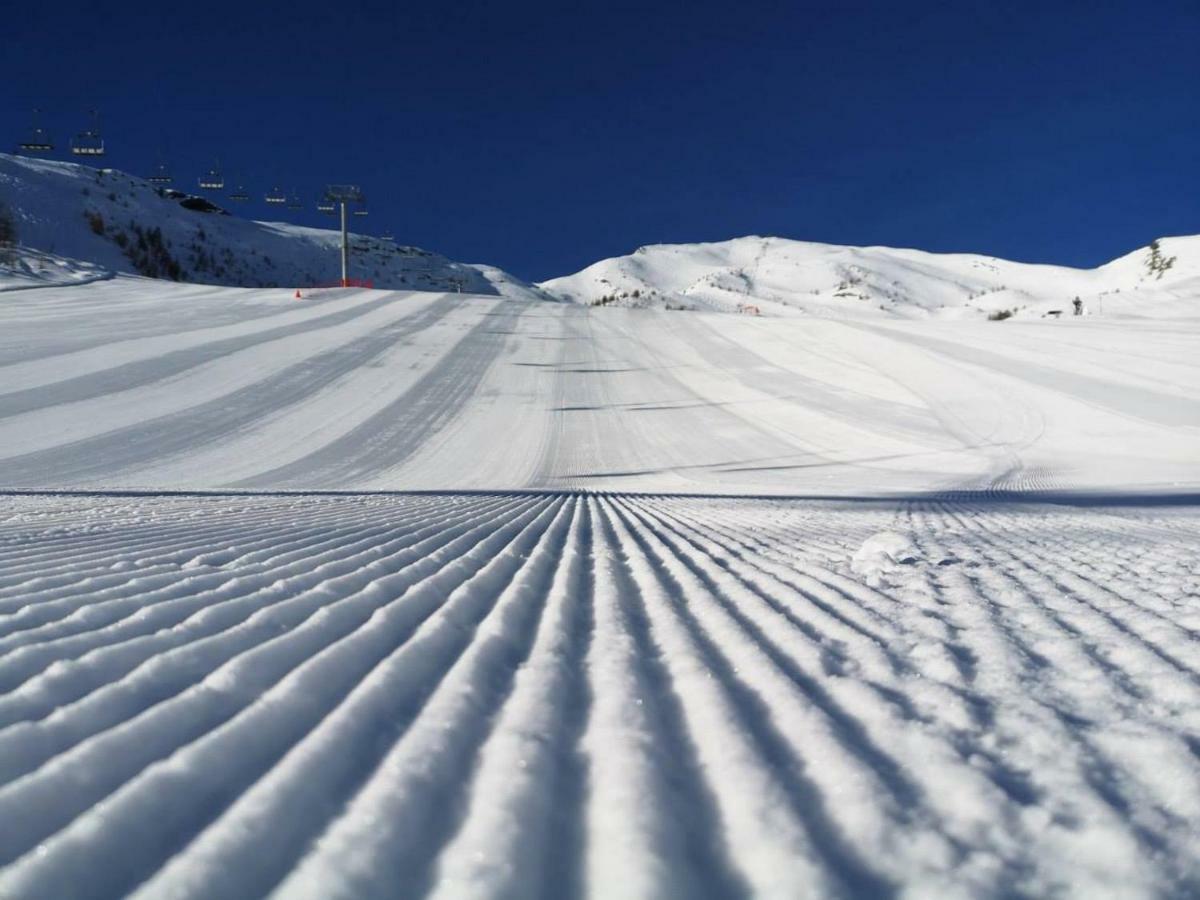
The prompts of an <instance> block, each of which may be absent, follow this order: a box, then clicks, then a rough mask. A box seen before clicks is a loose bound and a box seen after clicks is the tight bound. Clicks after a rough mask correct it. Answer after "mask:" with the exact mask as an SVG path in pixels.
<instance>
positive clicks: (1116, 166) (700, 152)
mask: <svg viewBox="0 0 1200 900" xmlns="http://www.w3.org/2000/svg"><path fill="white" fill-rule="evenodd" d="M2 16H3V18H2V21H0V77H2V78H3V82H2V84H3V90H0V121H2V122H3V123H4V133H5V135H7V136H6V137H4V138H3V141H4V144H5V149H9V150H11V149H12V146H13V145H14V144H15V142H16V141H17V140H18V139H19V137H20V135H21V132H22V131H23V130H24V129H25V127H26V124H27V118H28V110H29V109H30V108H31V107H34V106H40V107H42V108H44V109H45V110H46V114H45V119H46V124H47V125H49V126H51V128H52V130H53V131H54V132H55V135H56V137H57V138H58V140H59V141H60V142H62V143H64V144H65V142H66V138H67V137H68V136H69V133H70V132H72V131H74V130H78V128H79V127H80V126H81V125H82V124H83V123H84V121H85V119H84V116H85V111H86V110H87V109H89V108H91V107H99V108H100V109H101V110H102V112H103V116H104V126H105V133H106V136H107V138H108V141H109V145H110V147H111V150H112V153H111V156H110V164H111V165H113V166H115V167H118V168H124V169H128V170H130V171H133V172H139V173H143V174H145V173H148V172H149V170H150V169H151V168H152V167H153V165H154V163H155V162H156V160H157V158H158V155H159V153H160V152H161V149H162V148H164V147H166V148H169V161H170V164H171V166H172V167H173V170H174V172H175V174H176V176H177V178H178V179H179V181H181V182H183V183H184V184H185V185H186V186H191V187H194V185H195V179H196V176H197V175H198V174H200V171H201V170H202V169H203V168H205V167H206V166H208V165H211V161H212V160H213V159H214V158H217V157H219V158H220V160H221V161H222V163H223V165H224V168H225V170H226V172H227V174H228V175H229V176H232V175H233V173H234V172H237V173H240V174H241V175H242V176H243V177H244V179H245V180H246V182H247V187H249V188H250V189H251V190H252V191H253V192H254V193H255V194H256V195H258V196H259V197H261V194H262V193H263V192H264V191H265V190H266V189H267V188H268V187H270V186H271V184H272V183H274V182H276V181H279V182H281V183H282V184H283V185H285V186H286V187H289V188H290V187H295V188H298V189H299V190H300V191H301V192H302V193H303V194H304V196H305V198H306V199H307V200H309V201H311V200H313V199H314V198H315V196H316V193H317V191H318V189H319V188H320V186H321V185H322V184H323V183H324V182H326V181H357V182H360V183H361V184H362V185H363V187H364V188H365V190H366V191H367V193H368V196H369V198H370V201H371V212H372V215H371V217H370V218H369V219H367V220H364V221H365V222H366V223H369V224H368V225H367V230H373V231H375V232H379V231H382V230H384V229H391V230H392V231H393V232H394V233H395V235H396V238H397V240H398V241H401V242H404V243H412V244H417V245H420V246H424V247H427V248H429V249H432V250H436V251H439V252H442V253H445V254H447V255H449V256H451V257H453V258H455V259H460V260H464V261H469V262H487V263H492V264H495V265H498V266H501V267H503V268H506V269H509V270H510V271H513V272H515V273H516V274H518V275H521V276H523V277H526V278H531V279H541V278H547V277H551V276H554V275H560V274H565V273H567V272H570V271H574V270H576V269H578V268H581V267H582V266H584V265H586V264H588V263H590V262H594V261H595V260H597V259H600V258H603V257H605V256H612V255H615V254H620V253H627V252H629V251H631V250H633V249H634V248H635V247H637V246H638V245H640V244H644V243H654V242H661V241H697V240H719V239H724V238H728V237H734V236H738V235H743V234H753V233H757V234H772V235H781V236H785V237H792V238H798V239H803V240H816V241H827V242H832V243H847V244H890V245H897V246H913V247H920V248H923V249H928V250H964V251H977V252H984V253H991V254H995V255H998V256H1004V257H1008V258H1013V259H1021V260H1028V261H1037V262H1056V263H1064V264H1073V265H1095V264H1098V263H1101V262H1103V261H1106V260H1107V259H1110V258H1112V257H1114V256H1116V255H1119V254H1120V253H1123V252H1125V251H1128V250H1130V249H1133V248H1135V247H1137V246H1140V245H1142V244H1145V243H1146V242H1148V241H1149V240H1150V239H1151V238H1153V237H1156V236H1160V235H1166V234H1184V233H1197V232H1200V97H1198V92H1200V50H1198V48H1200V2H1197V0H1189V2H1175V0H1163V2H1156V3H1144V2H1137V3H1135V2H1108V3H1106V2H1104V0H1096V2H1087V3H1085V2H1054V0H1047V2H983V0H959V2H955V3H935V2H907V3H906V2H902V0H896V2H842V0H832V2H831V0H826V2H821V3H806V2H798V0H796V2H778V3H776V2H743V3H735V2H722V3H711V2H706V0H693V2H688V3H654V2H652V0H645V2H639V3H625V2H613V0H609V2H601V3H593V2H582V3H572V2H562V3H557V4H548V3H546V4H543V3H533V2H530V3H505V2H501V0H494V2H474V0H468V2H451V0H443V2H439V0H427V2H425V3H420V4H417V3H409V2H378V3H376V2H356V0H349V2H346V0H343V2H329V0H325V2H320V3H317V2H309V0H294V2H292V3H290V4H287V5H283V4H275V3H259V2H254V0H243V2H240V3H237V4H229V3H225V2H215V3H205V4H198V3H179V4H176V3H171V2H160V3H157V4H153V5H151V4H142V3H119V2H112V0H104V2H90V3H84V2H67V3H54V2H49V3H27V4H21V6H20V12H19V14H18V13H16V12H15V11H13V9H12V8H11V7H10V8H9V9H8V11H6V12H4V13H3V14H2ZM309 205H310V208H311V203H310V204H309ZM247 213H249V214H252V215H256V216H266V215H267V214H268V208H267V207H265V206H264V205H263V204H262V203H261V201H260V202H258V203H257V204H256V205H255V206H253V207H251V208H249V209H248V210H247ZM297 215H298V220H299V221H301V222H304V223H306V224H321V223H322V222H327V221H328V220H326V219H323V218H322V217H320V216H319V215H317V214H316V213H315V212H314V211H306V212H305V213H304V214H302V215H299V214H297Z"/></svg>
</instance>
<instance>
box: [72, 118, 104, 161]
mask: <svg viewBox="0 0 1200 900" xmlns="http://www.w3.org/2000/svg"><path fill="white" fill-rule="evenodd" d="M71 152H72V153H73V154H75V155H76V156H103V155H104V138H103V137H102V136H101V134H100V114H99V113H98V112H96V110H94V109H93V110H92V127H91V128H88V129H85V130H84V131H81V132H79V134H77V135H75V137H74V138H73V139H72V140H71Z"/></svg>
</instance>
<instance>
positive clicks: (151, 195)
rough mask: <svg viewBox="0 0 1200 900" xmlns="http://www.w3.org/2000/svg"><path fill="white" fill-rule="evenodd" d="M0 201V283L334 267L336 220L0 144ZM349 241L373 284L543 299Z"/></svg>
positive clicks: (203, 278) (232, 280)
mask: <svg viewBox="0 0 1200 900" xmlns="http://www.w3.org/2000/svg"><path fill="white" fill-rule="evenodd" d="M0 206H4V207H7V208H8V210H9V215H10V217H11V218H12V220H13V223H14V225H15V227H16V231H17V239H18V241H19V242H20V244H21V249H20V250H19V251H18V252H15V253H10V254H8V256H9V257H10V258H8V259H0V289H2V288H4V287H5V286H10V287H11V286H26V285H33V284H38V283H70V282H74V281H78V280H80V278H84V279H85V280H92V279H93V278H94V277H99V276H101V275H104V274H106V273H107V274H111V273H114V272H124V273H132V274H141V275H148V276H151V277H156V278H169V279H172V280H176V281H188V282H194V283H200V284H218V285H231V286H241V287H304V286H307V285H317V284H329V283H332V282H333V281H335V280H336V279H338V278H340V275H341V269H340V246H341V235H340V233H339V232H337V231H335V230H327V229H319V228H304V227H301V226H297V225H289V224H285V223H282V222H255V221H251V220H248V219H242V218H239V217H237V216H236V215H230V214H228V213H227V212H226V211H225V210H223V209H220V208H217V207H213V206H212V204H209V203H207V201H204V200H202V199H201V198H197V197H189V196H188V195H186V194H183V193H181V192H163V191H160V190H159V189H157V188H156V187H155V186H154V185H152V184H150V183H149V182H147V181H145V180H144V179H141V178H137V177H134V176H131V175H127V174H125V173H123V172H118V171H115V170H112V169H94V168H91V167H89V166H82V165H77V164H74V163H64V162H52V161H48V160H40V159H29V158H26V157H20V156H11V155H8V154H3V153H0ZM189 207H193V208H189ZM197 207H198V208H197ZM206 208H207V211H206ZM353 245H354V255H353V262H352V272H351V274H352V275H353V276H355V277H357V278H362V279H369V280H371V281H373V282H374V284H375V286H376V287H381V288H392V289H405V290H428V291H447V290H450V291H452V290H459V289H461V290H462V291H464V292H468V293H474V294H493V295H495V294H499V295H501V296H506V297H512V298H517V299H546V295H544V294H542V292H540V291H539V290H538V289H537V288H535V287H533V286H532V285H529V284H527V283H526V282H524V281H522V280H521V279H519V278H516V277H515V276H513V275H510V274H508V273H507V272H503V271H501V270H500V269H497V268H495V267H493V266H474V265H469V264H465V263H458V262H454V261H452V260H449V259H447V258H445V257H444V256H439V255H438V254H436V253H431V252H429V251H427V250H422V249H419V248H417V247H405V246H398V245H396V244H395V243H393V242H392V241H388V240H384V239H382V238H378V237H371V236H368V235H355V236H354V241H353ZM81 273H85V274H81Z"/></svg>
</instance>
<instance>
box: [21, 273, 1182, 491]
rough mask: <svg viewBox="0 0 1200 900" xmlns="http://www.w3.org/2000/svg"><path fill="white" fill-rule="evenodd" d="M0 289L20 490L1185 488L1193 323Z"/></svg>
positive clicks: (396, 295)
mask: <svg viewBox="0 0 1200 900" xmlns="http://www.w3.org/2000/svg"><path fill="white" fill-rule="evenodd" d="M6 296H7V297H8V298H9V299H8V300H7V301H6V302H4V303H2V304H0V485H2V486H5V487H10V488H11V487H23V488H49V489H62V488H69V487H70V488H80V487H87V488H97V487H100V488H114V487H119V488H152V489H175V488H192V489H253V490H295V489H299V490H312V489H321V490H366V489H370V490H376V489H388V490H408V489H428V490H445V489H454V490H458V489H486V490H494V489H525V488H542V489H552V490H560V489H576V488H603V489H609V490H623V491H628V490H637V491H672V492H699V493H733V494H742V495H745V494H797V493H802V494H817V495H825V494H829V495H847V494H850V495H870V496H879V495H881V494H888V493H912V492H915V491H945V490H960V489H969V490H982V489H997V488H999V489H1016V490H1030V489H1040V490H1057V489H1087V490H1104V491H1107V490H1112V489H1114V488H1121V489H1135V490H1138V491H1168V492H1178V491H1179V490H1181V489H1192V488H1195V487H1196V486H1197V484H1198V482H1200V478H1198V472H1200V430H1198V428H1197V424H1198V423H1200V354H1197V353H1196V349H1197V346H1198V344H1200V341H1198V338H1200V318H1194V319H1175V320H1171V321H1163V320H1159V319H1134V318H1128V317H1124V318H1111V319H1108V318H1105V319H1099V318H1085V319H1082V320H1063V321H1051V322H1036V323H1035V322H986V321H982V322H980V321H964V322H941V323H938V322H922V323H916V322H895V321H888V322H857V321H836V320H829V319H822V320H816V319H786V320H785V319H775V320H768V319H765V318H759V319H756V318H751V317H741V316H728V315H702V314H696V313H680V312H669V311H662V310H621V309H609V310H589V309H587V308H581V307H578V306H575V305H567V304H552V303H537V302H534V303H527V302H517V301H508V300H503V299H498V298H483V297H466V296H463V295H457V294H436V293H402V292H385V291H355V290H342V289H337V290H328V291H323V292H315V293H312V294H310V295H309V296H307V297H305V298H303V299H301V300H296V299H294V298H293V295H292V293H291V292H290V291H281V290H231V289H224V288H214V287H207V286H196V285H191V286H185V285H173V284H167V283H163V282H157V281H150V280H141V279H130V278H117V279H114V280H111V281H104V282H98V283H95V284H91V285H86V286H81V287H70V288H54V287H48V288H41V289H38V290H36V291H23V292H20V291H19V292H13V293H10V294H8V295H6ZM498 445H499V446H502V447H503V448H504V452H495V451H496V448H497V446H498Z"/></svg>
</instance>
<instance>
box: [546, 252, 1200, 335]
mask: <svg viewBox="0 0 1200 900" xmlns="http://www.w3.org/2000/svg"><path fill="white" fill-rule="evenodd" d="M539 286H540V287H542V288H544V289H545V290H547V291H549V292H550V293H552V294H555V295H556V296H559V297H562V298H564V299H567V300H571V301H574V302H578V303H585V304H591V305H599V306H608V305H617V306H633V307H639V306H641V307H645V306H653V307H666V308H684V309H707V310H717V311H750V312H754V311H755V310H757V311H759V312H761V313H762V314H764V315H769V314H781V315H782V314H795V313H797V312H803V313H813V314H818V315H832V316H837V317H847V318H865V317H872V316H874V317H879V316H885V317H886V316H899V317H904V318H928V317H946V318H959V317H982V316H985V315H995V314H1003V313H1004V312H1010V313H1012V314H1013V315H1015V316H1016V317H1040V316H1043V315H1046V314H1047V313H1050V312H1051V311H1053V310H1061V311H1062V314H1063V315H1069V314H1070V313H1071V310H1072V301H1073V300H1074V298H1076V297H1079V298H1080V299H1081V301H1082V302H1083V304H1084V307H1085V309H1086V310H1087V311H1088V312H1091V313H1097V312H1102V313H1105V314H1109V313H1121V314H1134V315H1155V316H1164V315H1166V316H1178V315H1191V314H1197V313H1200V237H1180V238H1165V239H1163V240H1162V241H1161V242H1158V250H1157V255H1155V251H1154V250H1152V248H1151V247H1149V246H1148V247H1144V248H1142V249H1140V250H1136V251H1134V252H1133V253H1130V254H1129V255H1127V256H1123V257H1121V258H1120V259H1117V260H1114V261H1113V262H1111V263H1108V264H1107V265H1104V266H1100V267H1099V268H1097V269H1072V268H1068V267H1062V266H1047V265H1029V264H1026V263H1016V262H1009V261H1006V260H1002V259H997V258H995V257H991V256H976V255H971V254H939V253H926V252H923V251H920V250H898V249H893V248H889V247H842V246H837V245H832V244H816V243H808V242H804V241H791V240H785V239H782V238H772V237H744V238H737V239H735V240H730V241H722V242H719V243H709V244H658V245H652V246H647V247H641V248H639V249H638V250H636V251H635V252H633V253H632V254H630V255H628V256H620V257H615V258H613V259H606V260H602V261H601V262H598V263H595V264H594V265H591V266H589V267H588V268H586V269H584V270H583V271H581V272H578V273H576V274H574V275H567V276H564V277H562V278H554V279H551V280H549V281H545V282H542V283H541V284H540V285H539Z"/></svg>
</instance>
